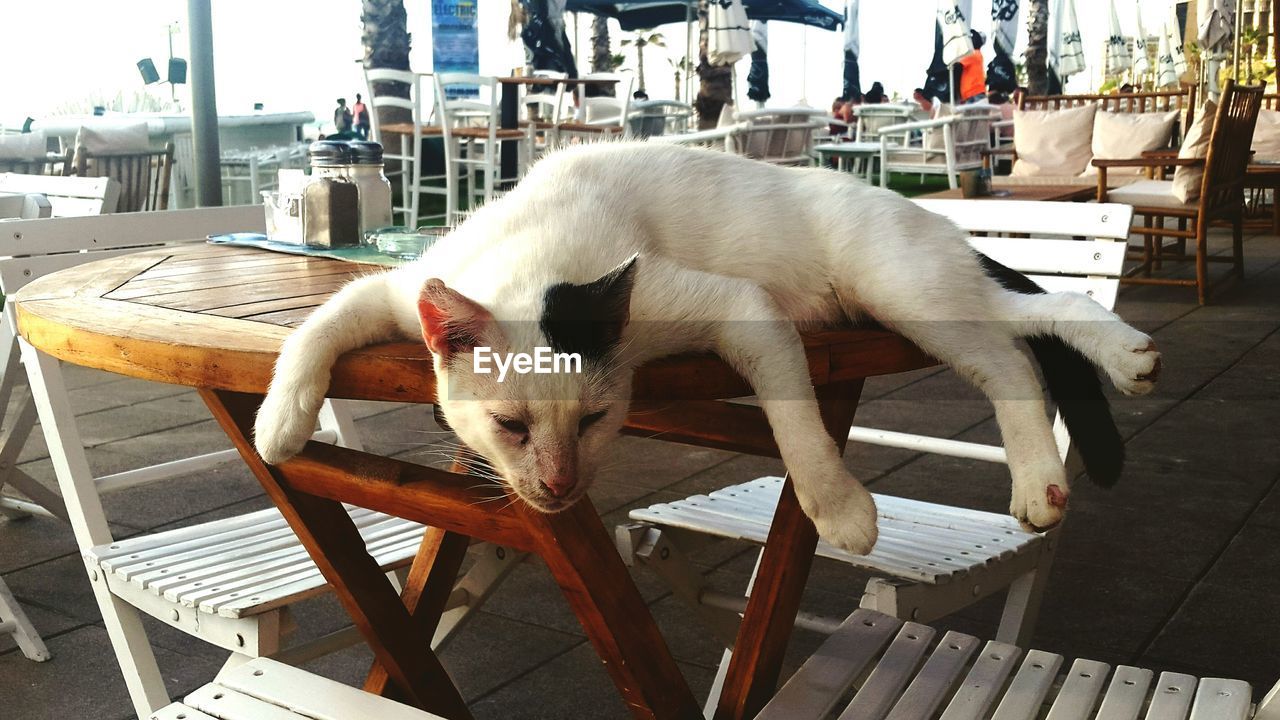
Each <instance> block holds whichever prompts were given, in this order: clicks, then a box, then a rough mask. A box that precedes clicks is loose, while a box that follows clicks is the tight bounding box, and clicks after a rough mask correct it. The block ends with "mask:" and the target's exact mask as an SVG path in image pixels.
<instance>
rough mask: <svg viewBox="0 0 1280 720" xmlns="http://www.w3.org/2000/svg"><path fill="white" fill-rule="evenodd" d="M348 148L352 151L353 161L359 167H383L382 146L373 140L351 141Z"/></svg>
mask: <svg viewBox="0 0 1280 720" xmlns="http://www.w3.org/2000/svg"><path fill="white" fill-rule="evenodd" d="M347 147H348V148H350V149H351V156H352V161H353V162H354V163H355V164H357V165H373V164H376V165H381V164H382V145H381V144H380V143H376V142H373V141H372V140H350V141H348V142H347Z"/></svg>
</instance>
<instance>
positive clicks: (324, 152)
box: [307, 140, 353, 167]
mask: <svg viewBox="0 0 1280 720" xmlns="http://www.w3.org/2000/svg"><path fill="white" fill-rule="evenodd" d="M307 156H308V159H309V160H310V162H311V165H312V166H315V167H332V166H334V165H350V164H351V163H352V162H353V155H352V152H351V148H350V146H349V145H348V144H347V143H345V142H343V141H341V140H318V141H316V142H313V143H311V145H310V147H308V148H307Z"/></svg>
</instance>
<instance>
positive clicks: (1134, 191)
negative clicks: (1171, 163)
mask: <svg viewBox="0 0 1280 720" xmlns="http://www.w3.org/2000/svg"><path fill="white" fill-rule="evenodd" d="M1107 177H1110V175H1108V176H1107ZM1107 202H1115V203H1124V204H1125V205H1134V206H1137V207H1153V206H1154V207H1167V208H1189V207H1191V204H1190V203H1188V202H1186V201H1184V200H1179V199H1178V198H1176V197H1174V195H1173V182H1172V181H1170V180H1139V181H1138V182H1135V183H1130V184H1128V185H1125V186H1124V187H1119V188H1116V189H1114V190H1111V191H1109V192H1108V193H1107Z"/></svg>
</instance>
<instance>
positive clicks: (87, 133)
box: [76, 122, 151, 155]
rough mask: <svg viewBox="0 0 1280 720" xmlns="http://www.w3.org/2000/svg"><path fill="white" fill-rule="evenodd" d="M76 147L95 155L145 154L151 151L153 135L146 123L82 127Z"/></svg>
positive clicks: (77, 137) (77, 136)
mask: <svg viewBox="0 0 1280 720" xmlns="http://www.w3.org/2000/svg"><path fill="white" fill-rule="evenodd" d="M76 147H78V148H84V149H85V150H88V151H89V152H90V153H93V154H95V155H127V154H130V153H144V152H147V151H148V150H150V149H151V134H150V133H149V132H148V131H147V124H146V123H145V122H142V123H127V124H126V123H120V124H116V125H97V126H94V127H89V126H87V125H82V126H80V133H79V134H78V135H76Z"/></svg>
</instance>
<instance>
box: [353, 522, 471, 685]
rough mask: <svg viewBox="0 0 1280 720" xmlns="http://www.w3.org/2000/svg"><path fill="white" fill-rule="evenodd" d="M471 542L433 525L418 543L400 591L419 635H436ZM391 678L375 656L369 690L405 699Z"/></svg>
mask: <svg viewBox="0 0 1280 720" xmlns="http://www.w3.org/2000/svg"><path fill="white" fill-rule="evenodd" d="M470 545H471V538H469V537H467V536H466V535H460V534H458V533H452V532H448V531H447V530H441V529H439V528H433V527H429V528H427V531H426V533H425V534H424V535H423V536H422V544H421V545H419V546H418V554H417V555H416V556H415V557H414V558H413V565H412V566H411V567H410V568H409V577H408V578H406V579H405V583H404V590H402V591H401V592H400V601H401V602H402V603H404V606H405V609H406V610H408V611H409V615H410V617H412V618H413V621H414V624H415V625H417V632H418V637H425V638H431V637H433V636H434V635H435V633H436V626H437V625H439V623H440V616H441V615H442V614H444V610H445V604H446V603H447V602H448V601H449V594H450V593H451V592H452V591H453V584H454V582H455V581H456V580H457V578H458V570H459V569H460V568H461V567H462V560H463V558H465V557H466V555H467V548H468V547H469V546H470ZM429 645H430V642H429V641H428V646H429ZM390 680H391V676H390V675H388V674H387V669H386V668H385V667H383V665H382V663H381V662H379V661H378V660H377V659H375V660H374V661H373V664H372V665H371V666H370V667H369V674H368V676H366V677H365V681H364V689H365V692H370V693H373V694H375V695H382V696H384V697H389V698H391V699H393V700H401V701H403V700H404V699H405V698H404V697H403V696H401V694H400V693H399V692H397V688H396V686H395V685H394V684H393V683H391V682H390Z"/></svg>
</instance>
